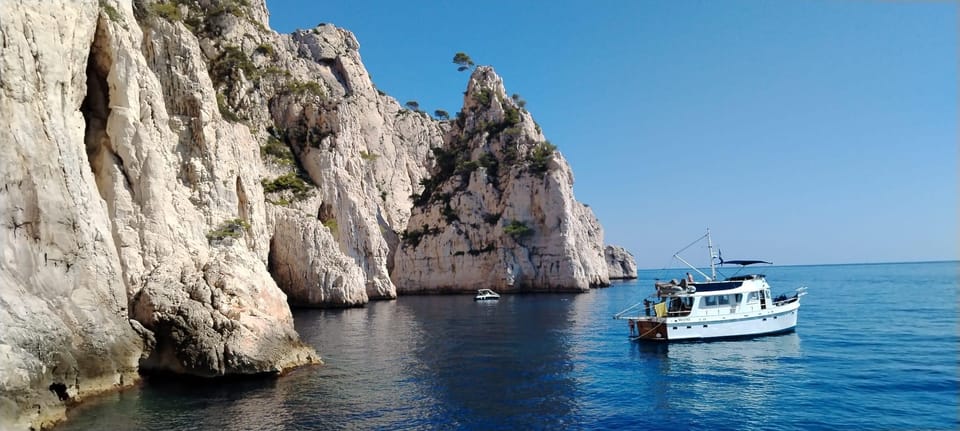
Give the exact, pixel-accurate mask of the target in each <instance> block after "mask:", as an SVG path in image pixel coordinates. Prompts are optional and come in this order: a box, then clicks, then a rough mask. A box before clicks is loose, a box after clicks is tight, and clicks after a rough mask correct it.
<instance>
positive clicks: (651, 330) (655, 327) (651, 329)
mask: <svg viewBox="0 0 960 431" xmlns="http://www.w3.org/2000/svg"><path fill="white" fill-rule="evenodd" d="M661 325H663V322H659V323H657V326H654V327H653V328H650V330H649V331H647V332H644V333H643V335H638V336H637V338H643V337H646V336H647V334H649V333H651V332H653V331H654V330H655V329H657V328H659V327H660V326H661ZM637 333H638V334H639V332H637Z"/></svg>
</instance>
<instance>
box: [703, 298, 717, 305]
mask: <svg viewBox="0 0 960 431" xmlns="http://www.w3.org/2000/svg"><path fill="white" fill-rule="evenodd" d="M716 305H717V297H716V296H705V297H703V306H704V307H715V306H716Z"/></svg>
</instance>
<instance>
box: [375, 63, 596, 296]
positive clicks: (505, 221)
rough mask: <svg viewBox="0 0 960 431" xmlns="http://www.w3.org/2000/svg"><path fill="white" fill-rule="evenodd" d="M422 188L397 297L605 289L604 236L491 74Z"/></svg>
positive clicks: (555, 158)
mask: <svg viewBox="0 0 960 431" xmlns="http://www.w3.org/2000/svg"><path fill="white" fill-rule="evenodd" d="M465 94H466V96H465V97H464V106H463V109H462V111H461V112H460V113H459V114H458V118H457V119H456V120H455V121H453V122H452V124H451V125H450V130H449V131H448V132H447V134H446V136H445V145H444V146H443V147H441V148H436V149H434V154H433V155H434V162H435V166H436V167H435V168H434V169H433V170H432V171H431V176H430V177H429V178H427V179H425V180H424V181H423V186H424V188H423V190H422V191H421V192H420V194H419V195H418V196H416V199H415V206H414V209H413V214H412V216H411V217H410V220H409V223H408V228H407V230H406V231H405V232H404V234H403V243H402V244H401V246H400V249H399V250H398V252H397V256H396V261H395V268H394V273H393V279H394V281H395V283H396V284H397V286H398V290H399V291H400V292H401V293H423V292H457V291H473V290H476V289H477V288H481V287H487V288H494V289H497V290H499V291H533V290H539V291H585V290H587V289H589V288H590V287H591V286H597V285H606V284H609V279H608V277H607V267H606V263H605V261H604V259H603V230H602V229H601V227H600V224H599V222H598V221H597V219H596V217H594V215H593V212H592V211H591V210H590V209H589V208H587V207H586V206H585V205H583V204H581V203H579V202H577V201H576V199H575V198H574V196H573V173H572V172H571V171H570V166H569V165H567V163H566V161H565V160H564V159H563V156H562V155H561V154H560V153H559V152H558V151H557V150H556V148H555V147H554V146H553V145H551V144H550V143H549V142H547V141H546V139H545V138H544V136H543V134H542V133H541V130H540V127H539V126H538V125H536V123H535V122H534V121H533V118H532V117H531V116H530V114H529V113H528V112H527V111H526V110H525V109H523V108H521V107H520V106H518V104H517V102H516V101H515V100H513V99H512V98H510V97H508V96H507V95H506V91H505V90H504V87H503V82H502V80H501V79H500V77H499V76H497V75H496V73H494V71H493V69H492V68H489V67H484V66H482V67H478V68H477V69H476V70H475V71H474V72H473V74H472V76H471V77H470V82H469V84H468V86H467V91H466V93H465Z"/></svg>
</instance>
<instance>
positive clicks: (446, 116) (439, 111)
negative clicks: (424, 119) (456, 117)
mask: <svg viewBox="0 0 960 431" xmlns="http://www.w3.org/2000/svg"><path fill="white" fill-rule="evenodd" d="M433 116H434V117H437V119H438V120H449V119H450V114H449V113H447V111H444V110H443V109H437V110H436V111H433Z"/></svg>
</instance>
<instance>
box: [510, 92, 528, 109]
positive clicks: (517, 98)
mask: <svg viewBox="0 0 960 431" xmlns="http://www.w3.org/2000/svg"><path fill="white" fill-rule="evenodd" d="M510 98H511V99H513V103H516V104H517V106H519V107H520V108H521V109H522V108H524V107H526V106H527V101H526V100H523V98H522V97H520V95H519V94H517V93H513V96H510Z"/></svg>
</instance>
